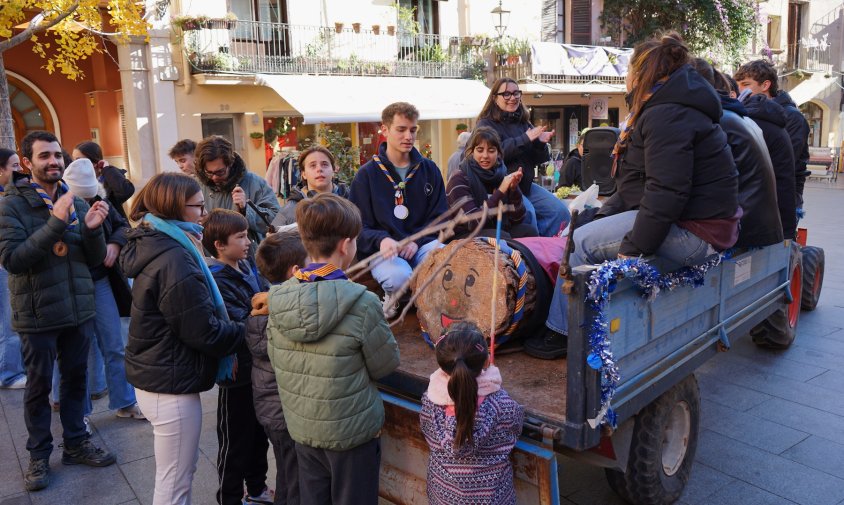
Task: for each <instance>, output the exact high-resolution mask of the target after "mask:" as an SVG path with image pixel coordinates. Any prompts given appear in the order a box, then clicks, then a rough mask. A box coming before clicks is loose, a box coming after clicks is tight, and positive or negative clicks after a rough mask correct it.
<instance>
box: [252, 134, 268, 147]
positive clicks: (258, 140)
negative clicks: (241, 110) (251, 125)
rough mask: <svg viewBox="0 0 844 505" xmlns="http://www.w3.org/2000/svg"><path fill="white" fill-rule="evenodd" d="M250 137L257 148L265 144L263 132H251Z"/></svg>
mask: <svg viewBox="0 0 844 505" xmlns="http://www.w3.org/2000/svg"><path fill="white" fill-rule="evenodd" d="M249 138H250V139H252V146H253V147H254V148H255V149H258V148H260V147H261V146H262V145H263V144H264V134H263V133H261V132H252V133H250V134H249Z"/></svg>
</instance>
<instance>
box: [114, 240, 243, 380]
mask: <svg viewBox="0 0 844 505" xmlns="http://www.w3.org/2000/svg"><path fill="white" fill-rule="evenodd" d="M127 239H128V241H127V243H126V247H124V248H123V250H122V251H121V253H120V265H121V267H122V268H123V271H124V272H125V273H126V275H127V276H129V277H131V278H134V279H135V281H134V283H133V285H132V321H131V323H130V324H129V342H128V343H127V344H126V378H127V379H129V382H130V383H131V384H132V385H133V386H135V387H137V388H140V389H142V390H144V391H149V392H152V393H165V394H190V393H200V392H202V391H207V390H209V389H211V387H212V386H213V385H214V379H215V377H216V375H217V362H218V360H219V359H220V358H222V357H223V356H227V355H229V354H232V353H234V352H235V350H236V349H237V348H238V347H239V346H240V345H241V343H242V342H243V336H244V325H243V323H238V322H233V321H224V320H223V319H220V318H219V317H217V315H216V313H215V311H214V303H213V301H212V299H211V293H210V291H209V290H208V286H207V285H206V284H205V277H204V275H203V273H202V270H201V268H200V266H199V265H198V264H197V263H196V260H195V259H194V257H193V256H192V255H191V254H190V252H189V251H188V250H187V249H185V248H184V247H182V246H181V245H180V244H179V243H178V242H176V241H175V240H173V239H172V238H170V237H169V236H167V235H165V234H164V233H162V232H160V231H157V230H153V229H151V228H149V227H147V226H139V227H138V228H135V229H133V230H130V231H129V233H127Z"/></svg>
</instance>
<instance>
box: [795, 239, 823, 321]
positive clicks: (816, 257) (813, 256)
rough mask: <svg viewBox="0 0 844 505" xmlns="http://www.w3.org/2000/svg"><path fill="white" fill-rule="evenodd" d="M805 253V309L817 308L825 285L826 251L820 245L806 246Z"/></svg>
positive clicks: (802, 303) (803, 252) (803, 303)
mask: <svg viewBox="0 0 844 505" xmlns="http://www.w3.org/2000/svg"><path fill="white" fill-rule="evenodd" d="M801 253H802V254H803V301H802V302H801V304H800V306H801V307H802V308H803V310H815V307H817V306H818V300H820V297H821V288H822V287H823V272H824V262H825V259H824V253H823V249H821V248H820V247H814V246H806V247H804V248H802V250H801Z"/></svg>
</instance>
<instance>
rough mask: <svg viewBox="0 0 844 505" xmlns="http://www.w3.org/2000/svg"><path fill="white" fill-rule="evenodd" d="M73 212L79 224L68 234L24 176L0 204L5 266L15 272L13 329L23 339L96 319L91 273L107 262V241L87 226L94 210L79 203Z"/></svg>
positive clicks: (76, 200)
mask: <svg viewBox="0 0 844 505" xmlns="http://www.w3.org/2000/svg"><path fill="white" fill-rule="evenodd" d="M58 191H59V196H61V194H62V190H61V188H59V190H58ZM73 206H74V208H75V209H76V214H77V219H78V220H79V224H78V225H76V226H74V227H73V228H71V229H68V227H67V223H65V222H63V221H62V220H60V219H59V218H57V217H53V216H52V215H51V214H50V210H49V209H48V208H47V205H46V204H45V203H44V200H42V199H41V197H40V196H38V193H36V192H35V189H33V188H32V186H30V180H29V177H27V176H26V175H24V174H22V173H20V172H16V173H14V174H12V183H11V184H9V185H7V186H6V195H5V197H3V198H2V199H0V263H2V265H3V268H5V269H6V270H7V271H8V272H9V291H10V294H11V299H12V327H13V328H14V329H15V331H17V332H18V333H36V332H44V331H52V330H58V329H61V328H70V327H74V326H79V325H80V324H82V323H84V322H85V321H88V320H89V319H91V318H92V317H94V282H93V280H92V279H91V272H90V270H89V269H90V268H91V267H93V266H96V265H99V264H100V263H102V262H103V258H105V253H106V247H105V240H103V230H102V226H98V227H97V228H96V229H93V230H91V229H89V228H88V227H87V226H85V216H86V214H87V213H88V209H89V207H88V204H87V203H85V201H84V200H82V199H81V198H78V197H77V198H74V199H73ZM59 241H62V242H64V243H65V244H66V245H67V248H68V249H67V254H66V255H65V256H57V255H56V254H55V253H53V246H54V245H55V244H56V243H57V242H59Z"/></svg>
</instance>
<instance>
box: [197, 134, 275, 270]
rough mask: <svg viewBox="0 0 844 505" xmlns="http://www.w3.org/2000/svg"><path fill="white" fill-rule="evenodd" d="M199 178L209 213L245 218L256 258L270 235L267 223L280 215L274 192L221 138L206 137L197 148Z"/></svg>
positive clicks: (250, 247) (251, 247)
mask: <svg viewBox="0 0 844 505" xmlns="http://www.w3.org/2000/svg"><path fill="white" fill-rule="evenodd" d="M196 178H197V180H198V181H199V185H200V186H201V187H202V194H203V196H204V197H205V208H206V210H207V211H208V212H211V211H212V210H214V209H228V210H234V211H237V212H240V213H241V214H243V215H244V216H245V217H246V220H247V221H248V222H249V229H248V234H247V235H248V236H249V240H250V241H251V242H252V243H251V245H250V246H249V256H250V257H252V258H254V257H255V250H256V249H257V248H258V244H259V243H260V242H261V240H263V239H264V236H265V235H266V234H267V223H271V222H272V220H273V219H275V216H276V214H278V211H279V205H278V200H276V198H275V195H274V194H273V190H272V188H270V186H269V185H268V184H267V183H266V181H264V179H262V178H260V177H258V176H257V175H255V174H253V173H252V172H249V171H248V170H247V169H246V164H245V163H244V162H243V158H241V157H240V155H239V154H237V153H236V152H234V148H233V147H232V143H231V142H229V141H228V140H226V139H225V138H224V137H221V136H219V135H212V136H210V137H206V138H204V139H203V140H202V141H201V142H200V143H199V144H198V145H197V146H196ZM248 202H251V203H252V204H253V205H254V207H253V205H249V204H248ZM256 209H257V210H256Z"/></svg>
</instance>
